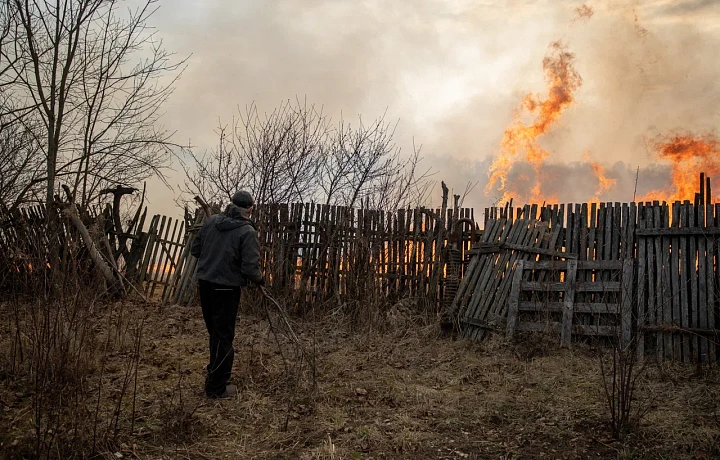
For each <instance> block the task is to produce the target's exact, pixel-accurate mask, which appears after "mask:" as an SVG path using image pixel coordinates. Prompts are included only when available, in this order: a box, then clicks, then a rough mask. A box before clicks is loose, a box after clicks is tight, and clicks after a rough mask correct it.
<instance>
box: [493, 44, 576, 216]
mask: <svg viewBox="0 0 720 460" xmlns="http://www.w3.org/2000/svg"><path fill="white" fill-rule="evenodd" d="M574 60H575V55H574V54H572V53H570V52H569V51H567V50H566V49H565V47H564V46H563V45H562V44H561V43H560V42H554V43H552V44H551V45H550V51H549V53H548V55H547V56H545V58H544V59H543V70H544V71H545V78H546V80H547V83H548V97H547V99H540V98H539V97H538V96H536V95H534V94H528V95H527V96H525V97H524V98H523V101H522V104H521V106H520V108H519V109H518V110H516V112H515V116H514V118H513V121H512V122H511V123H510V126H508V127H507V128H506V129H505V132H504V133H503V137H502V141H501V143H500V153H499V155H498V157H497V158H496V159H495V160H494V161H493V164H492V166H490V171H489V174H490V181H489V182H488V185H487V186H486V187H485V194H486V195H489V194H490V193H492V192H493V191H499V192H501V193H502V194H503V195H502V198H501V200H500V201H501V202H504V201H509V199H510V198H511V197H514V198H515V199H517V200H519V201H523V200H524V201H526V202H540V201H545V200H547V197H545V200H544V199H543V194H542V191H541V179H542V166H543V163H544V161H545V159H546V158H547V157H548V156H549V155H550V154H549V153H548V152H547V150H545V149H544V148H542V146H541V145H540V144H539V142H538V137H540V136H541V135H543V134H545V133H546V132H547V131H548V130H549V129H550V127H551V126H552V125H554V124H555V123H556V122H557V120H558V118H559V117H560V115H561V114H562V112H563V111H564V110H565V109H566V108H567V107H569V106H570V105H571V104H572V103H573V101H574V100H575V97H574V93H575V91H576V90H577V89H578V88H579V87H580V85H581V84H582V78H581V77H580V75H579V74H578V73H577V72H576V71H575V69H574V68H573V61H574ZM524 113H528V114H531V115H534V117H535V118H534V120H533V122H532V124H530V125H529V126H528V125H526V124H525V123H523V122H522V121H521V119H520V117H521V116H522V115H523V114H524ZM520 152H525V161H526V162H527V163H528V164H530V165H531V166H532V168H533V171H534V172H535V177H534V178H533V181H532V184H533V185H532V188H531V190H530V193H529V194H525V193H523V192H521V191H520V190H519V189H517V188H515V187H514V184H510V183H508V175H509V174H510V172H511V171H512V169H513V166H514V165H515V164H516V163H518V162H519V161H521V159H520V158H519V156H518V154H519V153H520Z"/></svg>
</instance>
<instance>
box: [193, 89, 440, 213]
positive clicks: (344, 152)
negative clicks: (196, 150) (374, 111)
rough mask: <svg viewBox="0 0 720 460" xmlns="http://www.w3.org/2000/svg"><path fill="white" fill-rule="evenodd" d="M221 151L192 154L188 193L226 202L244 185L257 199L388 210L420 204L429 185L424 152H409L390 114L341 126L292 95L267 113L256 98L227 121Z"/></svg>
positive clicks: (222, 132) (209, 199) (259, 200)
mask: <svg viewBox="0 0 720 460" xmlns="http://www.w3.org/2000/svg"><path fill="white" fill-rule="evenodd" d="M218 135H219V138H220V139H219V142H218V146H217V147H216V149H214V150H213V151H211V152H208V153H206V154H205V155H203V156H198V155H195V154H193V153H192V152H188V154H189V157H190V161H189V162H186V163H185V165H184V167H185V172H186V176H187V180H186V183H185V191H186V192H187V193H189V194H190V195H191V196H193V195H199V196H200V197H202V198H203V199H204V200H205V201H209V202H218V201H227V200H228V199H229V198H230V197H231V196H232V194H233V193H234V192H235V191H236V190H238V189H240V188H246V189H248V190H250V191H251V192H252V193H253V194H254V195H255V197H256V201H257V202H258V203H287V202H293V201H294V202H302V201H311V200H312V201H318V202H324V203H326V204H333V205H344V206H359V205H360V204H366V203H367V204H369V205H372V206H373V207H377V208H381V207H382V208H390V207H395V206H398V205H400V204H401V203H402V204H409V203H416V200H420V199H422V196H423V195H424V193H425V192H426V191H427V189H428V185H429V181H428V180H427V179H428V177H429V175H428V173H427V171H426V172H423V173H419V169H418V167H419V163H420V160H421V158H420V156H419V151H418V150H415V151H414V153H413V154H412V155H410V156H408V157H406V156H404V155H402V154H401V151H400V149H399V148H398V147H397V146H396V145H395V144H394V142H393V140H392V138H393V135H394V126H391V125H389V124H388V123H387V122H386V121H385V119H384V117H381V118H379V119H378V120H375V121H373V122H372V123H371V124H370V125H365V124H364V123H363V122H362V120H360V121H359V123H358V125H357V126H353V125H351V124H350V123H347V122H345V121H344V120H341V121H340V122H339V123H338V124H337V126H336V127H333V125H331V123H330V121H329V120H328V119H327V118H326V117H325V116H324V115H323V112H322V110H321V109H317V108H316V107H315V106H314V105H308V104H307V102H305V101H302V102H301V101H299V100H298V101H296V102H295V103H291V102H290V101H286V102H284V103H282V104H281V105H280V107H279V108H277V109H276V110H274V111H273V112H271V113H270V114H266V115H265V116H263V117H261V116H260V115H259V113H258V109H257V107H256V106H255V105H254V104H253V105H251V106H250V107H249V108H247V109H246V110H245V112H244V113H241V115H240V117H239V118H238V119H236V120H234V122H233V125H232V129H230V128H228V127H227V126H223V125H221V126H220V128H219V129H218Z"/></svg>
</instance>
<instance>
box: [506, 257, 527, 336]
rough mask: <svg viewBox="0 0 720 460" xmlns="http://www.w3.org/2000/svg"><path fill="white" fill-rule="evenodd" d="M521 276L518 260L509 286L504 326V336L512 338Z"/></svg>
mask: <svg viewBox="0 0 720 460" xmlns="http://www.w3.org/2000/svg"><path fill="white" fill-rule="evenodd" d="M522 276H523V261H522V260H521V261H519V262H518V263H517V265H516V266H515V273H514V275H513V281H512V286H511V288H510V302H509V303H508V314H507V323H506V327H505V338H506V339H507V340H512V338H513V334H514V333H515V324H516V322H517V315H518V305H519V302H520V282H521V281H522Z"/></svg>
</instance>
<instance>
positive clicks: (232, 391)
mask: <svg viewBox="0 0 720 460" xmlns="http://www.w3.org/2000/svg"><path fill="white" fill-rule="evenodd" d="M235 395H237V385H225V391H224V392H222V394H219V395H212V396H210V395H208V398H210V399H228V398H232V397H233V396H235Z"/></svg>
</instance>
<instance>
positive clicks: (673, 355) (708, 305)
mask: <svg viewBox="0 0 720 460" xmlns="http://www.w3.org/2000/svg"><path fill="white" fill-rule="evenodd" d="M701 181H702V179H701ZM703 188H704V187H703ZM711 201H712V200H711V197H710V194H709V184H708V187H707V188H704V190H702V189H701V193H699V194H697V195H696V200H695V202H694V203H692V202H690V201H685V202H675V203H673V204H672V205H668V204H667V203H659V202H648V203H584V204H568V205H552V206H524V207H522V208H515V209H513V208H512V207H509V206H508V207H505V208H496V209H487V210H486V212H485V217H486V219H485V230H484V232H483V235H482V240H481V241H480V242H479V243H478V244H477V245H476V246H475V248H474V250H473V251H472V252H474V256H473V258H472V260H471V261H470V264H469V267H468V270H467V276H465V277H464V279H463V281H462V283H461V285H460V288H459V290H458V294H457V296H456V297H455V299H454V301H453V302H452V304H451V307H450V308H449V309H448V311H447V314H448V315H449V316H450V317H451V318H455V319H456V320H457V321H458V323H459V326H460V331H461V334H462V335H463V336H465V337H468V338H472V339H480V338H482V337H483V336H484V334H485V332H486V331H488V330H499V331H504V330H505V326H506V318H507V312H508V304H509V301H510V291H511V284H512V283H511V281H512V278H513V274H514V270H515V268H516V266H517V264H518V262H520V261H530V262H536V261H543V260H557V259H561V260H577V261H579V262H578V263H580V264H584V263H586V262H587V261H623V260H626V261H627V260H629V261H632V264H633V272H632V273H633V276H632V281H631V282H632V290H631V293H630V295H631V296H632V302H631V304H632V308H633V312H632V318H633V323H632V331H633V334H634V335H633V339H634V340H635V341H636V343H637V348H638V352H639V353H641V354H642V355H644V356H648V355H653V356H655V357H657V359H659V360H662V359H677V360H683V361H703V362H707V361H710V362H714V361H716V360H717V358H718V356H717V355H718V353H717V343H718V338H719V333H720V310H719V309H720V304H719V302H720V271H719V270H718V262H719V261H720V203H719V204H710V203H711ZM577 276H578V279H577V280H576V282H577V283H585V282H588V281H594V280H595V278H594V276H595V275H593V274H591V273H587V272H583V271H579V272H578V274H577ZM603 276H605V275H603ZM608 276H610V275H608ZM536 287H537V288H538V289H539V290H542V289H543V288H542V287H541V286H539V285H538V286H536ZM576 295H579V296H580V297H578V298H576V299H575V300H574V301H576V302H580V303H583V302H584V300H583V299H584V297H583V296H589V295H591V294H588V293H582V295H581V294H580V293H578V294H576ZM572 324H573V325H577V326H590V327H595V326H601V325H603V323H602V320H601V319H600V317H599V315H597V314H595V313H593V312H592V311H590V312H584V311H576V314H575V315H574V316H573V323H572Z"/></svg>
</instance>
